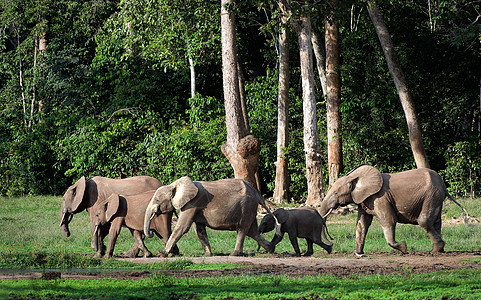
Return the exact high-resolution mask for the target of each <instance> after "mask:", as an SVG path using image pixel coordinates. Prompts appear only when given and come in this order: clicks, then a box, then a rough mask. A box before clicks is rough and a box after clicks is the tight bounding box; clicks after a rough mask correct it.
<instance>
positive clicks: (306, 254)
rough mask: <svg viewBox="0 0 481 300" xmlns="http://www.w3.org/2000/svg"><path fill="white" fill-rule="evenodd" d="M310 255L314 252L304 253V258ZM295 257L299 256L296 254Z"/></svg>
mask: <svg viewBox="0 0 481 300" xmlns="http://www.w3.org/2000/svg"><path fill="white" fill-rule="evenodd" d="M312 254H314V252H309V251H308V252H306V253H304V256H312ZM296 256H300V255H297V254H296Z"/></svg>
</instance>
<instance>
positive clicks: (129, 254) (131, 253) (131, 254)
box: [124, 249, 139, 258]
mask: <svg viewBox="0 0 481 300" xmlns="http://www.w3.org/2000/svg"><path fill="white" fill-rule="evenodd" d="M138 254H139V250H132V249H130V250H129V251H125V252H124V255H125V256H127V257H129V258H136V257H137V255H138Z"/></svg>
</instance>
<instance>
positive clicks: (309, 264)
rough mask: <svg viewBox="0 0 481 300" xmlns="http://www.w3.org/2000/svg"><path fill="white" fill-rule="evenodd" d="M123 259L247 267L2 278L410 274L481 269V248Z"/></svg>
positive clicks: (9, 275)
mask: <svg viewBox="0 0 481 300" xmlns="http://www.w3.org/2000/svg"><path fill="white" fill-rule="evenodd" d="M118 259H120V260H127V261H133V262H137V263H145V264H148V263H152V262H159V261H163V260H166V259H168V260H173V259H189V260H192V261H193V262H194V263H200V262H206V263H223V262H230V263H235V264H239V265H243V266H245V268H239V269H220V270H202V271H188V270H175V271H174V270H165V271H158V270H149V271H139V270H136V271H125V270H124V271H119V270H115V271H111V270H110V271H109V270H103V271H83V270H78V271H60V272H58V271H39V272H28V271H27V272H22V271H12V272H2V271H1V270H0V279H15V278H25V279H38V278H44V279H55V278H73V279H96V278H107V277H109V278H118V279H141V278H146V277H149V276H152V274H154V273H163V274H168V275H172V276H176V277H205V276H223V275H234V276H235V275H245V274H249V275H261V274H268V275H287V276H295V277H302V276H306V275H317V274H332V275H335V276H338V277H339V278H343V277H347V276H351V275H353V274H381V275H385V274H406V273H426V272H433V271H440V270H452V269H458V268H481V251H476V252H447V253H442V254H437V255H431V254H429V253H427V252H410V253H408V254H401V253H397V252H390V253H369V254H367V256H366V257H364V258H356V257H355V256H354V255H346V254H336V253H333V254H331V255H330V256H329V257H328V258H316V257H292V256H291V255H288V254H277V255H272V256H268V257H255V256H244V257H230V256H210V257H182V256H181V257H171V258H161V257H151V258H135V259H129V258H118Z"/></svg>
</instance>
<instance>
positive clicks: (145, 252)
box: [133, 230, 152, 258]
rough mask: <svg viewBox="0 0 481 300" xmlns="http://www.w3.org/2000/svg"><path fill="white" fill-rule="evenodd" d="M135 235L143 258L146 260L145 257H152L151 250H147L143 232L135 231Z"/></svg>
mask: <svg viewBox="0 0 481 300" xmlns="http://www.w3.org/2000/svg"><path fill="white" fill-rule="evenodd" d="M133 235H134V239H135V244H136V245H137V249H139V250H141V251H142V253H143V257H144V258H145V257H151V256H152V252H150V251H149V249H147V247H146V246H145V244H144V237H145V235H144V234H143V232H142V231H139V230H134V232H133ZM137 254H138V253H137Z"/></svg>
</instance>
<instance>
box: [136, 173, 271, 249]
mask: <svg viewBox="0 0 481 300" xmlns="http://www.w3.org/2000/svg"><path fill="white" fill-rule="evenodd" d="M259 204H261V205H263V206H264V208H266V209H267V207H266V206H265V204H264V202H263V201H262V198H261V197H260V196H259V194H258V193H257V191H256V190H255V189H254V188H253V187H252V185H250V184H249V183H247V182H246V181H244V180H241V179H224V180H218V181H211V182H208V181H192V180H191V179H190V178H189V177H182V178H180V179H178V180H177V181H175V182H173V183H172V184H170V185H166V186H163V187H160V188H159V189H157V191H156V192H155V195H154V196H153V197H152V200H151V201H150V204H149V206H148V207H147V209H146V211H145V221H144V233H145V235H147V236H149V237H151V236H152V233H151V232H150V230H149V226H150V219H151V217H152V216H154V215H155V214H159V213H168V212H171V211H173V210H174V209H179V210H180V212H179V218H178V220H177V224H176V226H175V228H174V230H173V232H172V235H171V236H170V238H169V241H168V242H167V245H166V246H165V249H164V255H167V254H168V253H170V252H172V249H173V246H174V245H175V244H176V243H177V241H178V240H179V239H180V238H181V237H182V236H183V235H184V234H185V233H186V232H187V231H189V228H190V226H191V225H192V224H194V229H195V231H196V233H197V236H198V237H199V240H200V243H201V244H202V247H203V249H204V251H205V253H206V254H207V255H212V250H211V247H210V244H209V240H208V238H207V232H206V227H209V228H212V229H217V230H235V231H237V242H236V245H235V249H234V251H233V252H232V253H231V255H241V254H242V250H243V246H244V239H245V236H246V235H247V236H250V237H251V238H253V239H254V240H256V241H257V242H258V243H259V244H260V245H261V246H262V247H263V248H264V249H266V250H267V251H269V249H270V243H269V242H268V241H266V240H265V239H264V238H262V237H261V236H260V234H259V231H258V227H257V220H256V215H257V207H258V205H259Z"/></svg>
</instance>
